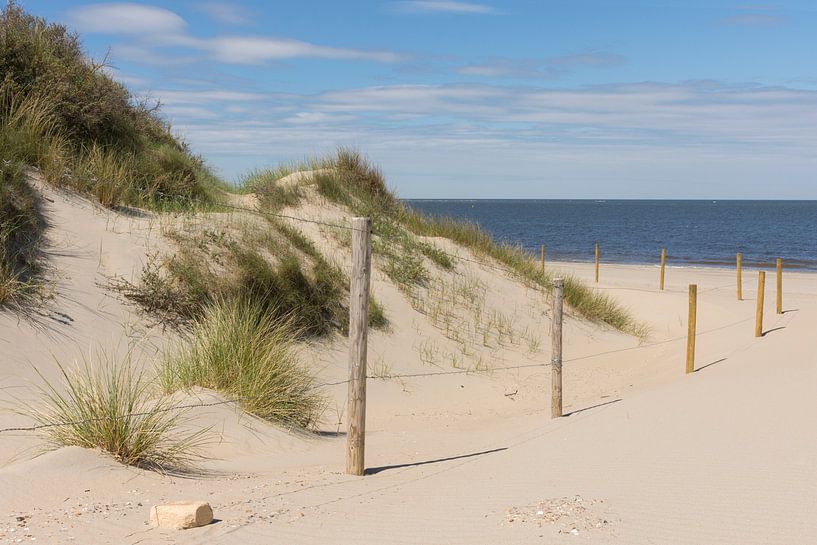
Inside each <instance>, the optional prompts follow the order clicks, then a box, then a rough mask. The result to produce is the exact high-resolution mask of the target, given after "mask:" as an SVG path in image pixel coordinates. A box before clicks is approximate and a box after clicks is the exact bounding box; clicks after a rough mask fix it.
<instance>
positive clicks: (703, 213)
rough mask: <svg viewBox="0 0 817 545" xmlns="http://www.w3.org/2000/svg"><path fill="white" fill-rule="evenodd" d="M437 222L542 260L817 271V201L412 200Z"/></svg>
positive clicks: (412, 204) (414, 204) (412, 203)
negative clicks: (478, 230) (472, 229)
mask: <svg viewBox="0 0 817 545" xmlns="http://www.w3.org/2000/svg"><path fill="white" fill-rule="evenodd" d="M406 203H407V204H408V205H409V206H411V207H412V208H414V209H416V210H418V211H421V212H424V213H426V214H431V215H434V216H449V217H453V218H457V219H460V220H466V221H471V222H476V223H477V224H479V225H480V226H481V227H482V228H483V229H484V230H486V231H487V232H489V233H490V234H491V235H492V236H493V237H494V238H495V239H496V240H499V241H502V242H507V243H511V244H515V245H520V246H521V247H522V248H524V249H525V250H527V251H529V252H531V253H532V254H535V255H536V256H538V255H539V248H540V245H541V244H544V245H545V259H552V260H564V261H592V260H593V256H594V244H595V242H596V241H597V240H598V241H599V244H600V246H601V261H602V262H611V263H638V264H644V263H648V264H653V263H658V262H659V261H660V255H661V248H662V247H666V248H667V264H668V265H669V266H672V265H710V266H731V265H733V264H734V262H735V253H736V252H741V253H743V260H744V263H745V264H746V265H747V266H764V267H765V266H769V265H770V264H773V263H774V260H775V259H776V258H778V257H781V258H783V259H784V261H785V264H786V267H787V268H799V269H808V270H817V201H689V200H686V201H667V200H661V201H657V200H656V201H647V200H639V201H633V200H608V201H590V200H416V199H415V200H407V201H406Z"/></svg>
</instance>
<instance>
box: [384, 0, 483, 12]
mask: <svg viewBox="0 0 817 545" xmlns="http://www.w3.org/2000/svg"><path fill="white" fill-rule="evenodd" d="M393 6H394V8H395V10H397V11H400V12H404V13H461V14H485V13H493V11H494V9H493V8H492V7H491V6H488V5H486V4H478V3H476V2H455V1H446V0H409V1H405V2H394V3H393Z"/></svg>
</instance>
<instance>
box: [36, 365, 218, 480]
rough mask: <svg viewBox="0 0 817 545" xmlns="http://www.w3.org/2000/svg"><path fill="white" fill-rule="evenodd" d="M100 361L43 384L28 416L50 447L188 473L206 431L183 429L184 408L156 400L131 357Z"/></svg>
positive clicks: (163, 399) (147, 379)
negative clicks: (39, 399) (79, 449)
mask: <svg viewBox="0 0 817 545" xmlns="http://www.w3.org/2000/svg"><path fill="white" fill-rule="evenodd" d="M99 359H100V361H99V362H95V363H91V362H88V361H85V362H84V364H83V365H81V366H79V367H77V368H76V369H71V370H69V369H66V368H65V367H63V366H62V365H60V371H61V373H62V378H63V384H62V385H61V386H55V385H52V384H50V383H49V382H48V381H45V386H44V387H42V403H40V404H38V405H32V406H31V407H32V408H31V409H30V411H29V412H28V414H30V416H32V417H33V418H34V419H35V420H36V421H37V422H38V424H41V425H43V426H49V427H46V428H44V433H45V435H46V437H47V439H48V441H49V443H50V445H51V446H52V447H54V448H58V447H62V446H78V447H82V448H88V449H98V450H101V451H102V452H105V453H107V454H109V455H111V456H113V457H114V458H115V459H116V460H117V461H119V462H121V463H123V464H126V465H130V466H136V467H140V468H144V469H150V470H155V471H159V472H163V473H179V472H189V471H193V470H194V469H195V466H196V464H197V462H199V461H200V460H201V458H202V455H201V447H203V446H204V445H205V444H206V443H207V442H208V441H209V439H208V431H209V430H206V429H205V430H198V431H184V430H183V425H184V423H185V421H186V413H185V412H184V410H183V409H176V406H175V405H174V403H173V402H172V401H171V400H170V399H169V398H168V397H156V396H155V395H154V394H155V393H156V392H155V386H154V385H155V381H154V380H153V379H152V378H151V377H149V376H148V375H147V374H146V373H145V372H144V371H140V370H137V367H136V365H135V364H134V363H133V362H132V361H131V360H130V358H128V359H126V360H125V361H124V362H123V363H120V364H117V363H116V362H114V361H113V360H112V359H111V358H109V357H107V356H106V355H104V354H103V355H101V356H100V358H99ZM66 423H67V425H65V424H66Z"/></svg>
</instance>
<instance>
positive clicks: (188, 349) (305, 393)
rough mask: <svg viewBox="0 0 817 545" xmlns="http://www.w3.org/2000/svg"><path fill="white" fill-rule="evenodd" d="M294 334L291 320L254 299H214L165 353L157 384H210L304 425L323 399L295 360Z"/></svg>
mask: <svg viewBox="0 0 817 545" xmlns="http://www.w3.org/2000/svg"><path fill="white" fill-rule="evenodd" d="M297 337H298V335H297V331H296V330H295V328H294V327H293V323H292V320H291V319H287V318H274V317H273V316H272V314H270V313H269V312H266V310H265V308H264V306H263V305H261V304H259V303H258V302H257V301H255V300H249V299H237V300H236V299H233V300H218V301H215V302H214V303H212V304H211V305H209V306H208V307H207V308H206V309H205V311H204V312H203V314H202V315H201V316H200V317H199V318H197V319H196V320H195V322H194V323H193V326H192V332H191V339H190V341H189V342H188V343H181V344H180V345H179V346H177V347H176V349H175V350H173V351H171V352H170V353H169V354H168V356H167V357H166V359H165V361H164V364H163V366H162V368H161V370H160V380H161V383H162V386H163V387H164V389H165V391H167V392H172V391H175V390H179V389H186V388H190V387H193V386H200V387H202V388H209V389H212V390H216V391H218V392H220V393H221V394H222V395H224V396H226V397H228V398H230V399H236V400H237V401H238V403H239V405H240V406H241V407H242V408H243V409H244V410H245V411H247V412H249V413H251V414H253V415H255V416H258V417H260V418H263V419H266V420H270V421H274V422H279V423H283V424H287V425H294V426H297V427H302V428H309V427H311V426H313V425H314V424H315V423H316V422H317V421H318V419H319V418H320V416H321V414H322V412H323V409H324V405H325V403H324V399H323V397H322V395H321V394H320V392H319V391H318V390H317V389H316V383H315V377H314V375H313V374H312V373H311V372H310V371H309V370H308V369H307V368H306V367H305V366H304V365H302V364H301V362H300V361H299V360H298V355H297V353H296V345H295V341H296V338H297Z"/></svg>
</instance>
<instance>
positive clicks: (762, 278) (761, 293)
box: [755, 271, 766, 337]
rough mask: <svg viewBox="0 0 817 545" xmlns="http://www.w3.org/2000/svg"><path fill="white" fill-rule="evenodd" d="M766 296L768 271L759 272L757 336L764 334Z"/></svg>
mask: <svg viewBox="0 0 817 545" xmlns="http://www.w3.org/2000/svg"><path fill="white" fill-rule="evenodd" d="M765 298H766V271H760V272H759V273H757V316H756V318H755V337H762V336H763V302H764V300H765Z"/></svg>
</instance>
